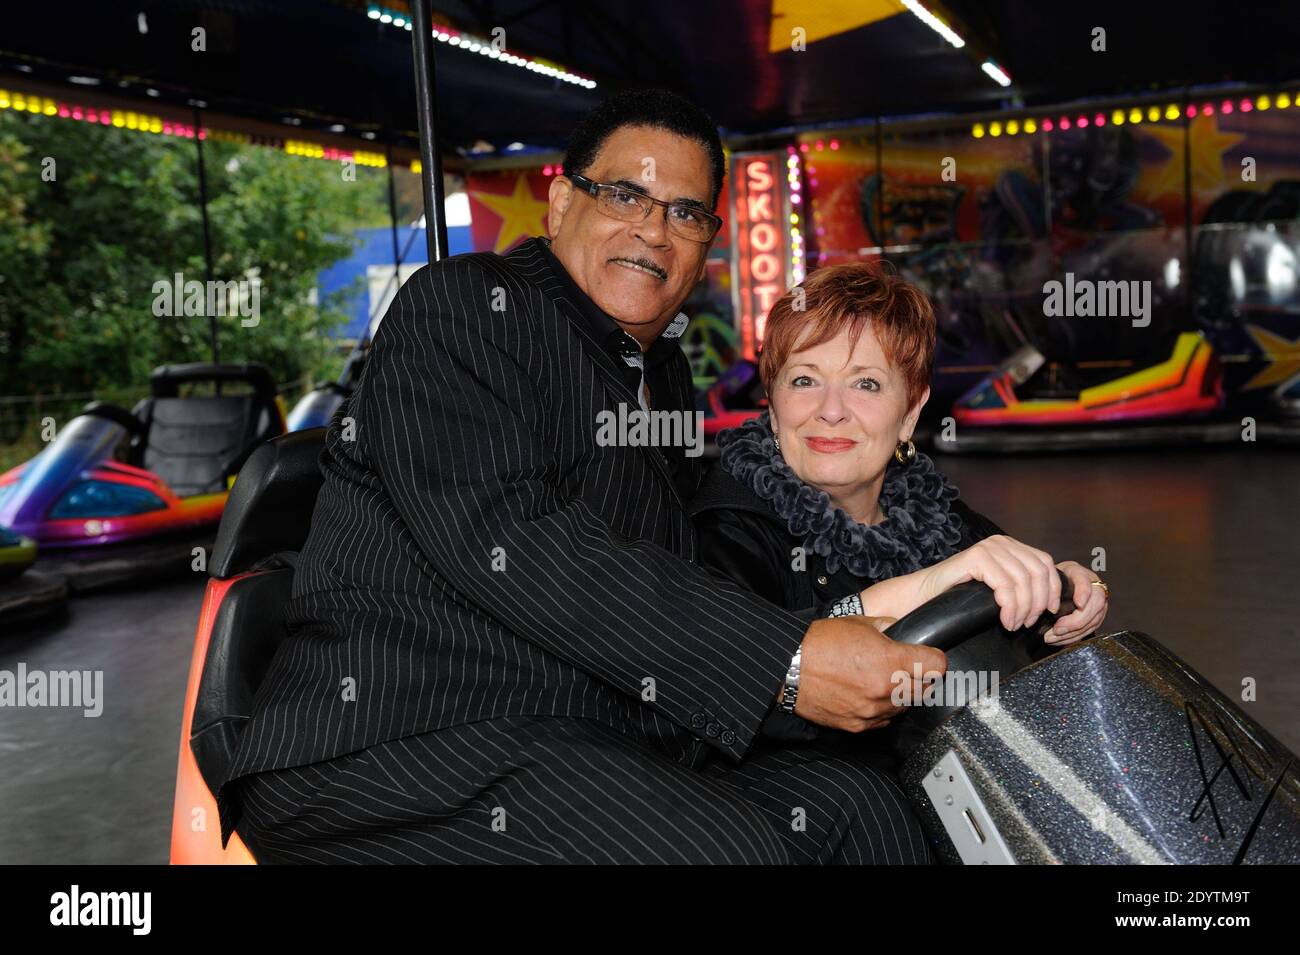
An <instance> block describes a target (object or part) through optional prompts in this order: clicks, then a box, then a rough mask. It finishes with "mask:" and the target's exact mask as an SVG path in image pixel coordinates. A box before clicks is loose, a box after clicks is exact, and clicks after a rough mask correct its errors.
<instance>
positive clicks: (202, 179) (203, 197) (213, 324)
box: [194, 106, 221, 394]
mask: <svg viewBox="0 0 1300 955" xmlns="http://www.w3.org/2000/svg"><path fill="white" fill-rule="evenodd" d="M202 129H203V118H202V116H201V115H200V114H199V108H198V107H197V106H196V107H194V145H195V146H196V147H197V149H198V153H199V215H200V217H201V218H202V220H203V263H204V266H205V267H206V268H207V271H208V274H207V276H206V277H207V280H208V282H211V281H212V229H211V226H210V225H209V223H208V174H207V171H206V169H205V168H204V165H203V137H202V136H200V135H199V133H200V132H201V131H202ZM211 287H212V286H211V285H209V286H208V288H211ZM208 335H209V337H210V338H211V339H212V363H213V364H214V365H218V364H220V363H221V341H220V340H219V339H218V337H217V316H216V315H211V314H210V315H208ZM220 393H221V383H220V382H217V394H220Z"/></svg>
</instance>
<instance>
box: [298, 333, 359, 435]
mask: <svg viewBox="0 0 1300 955" xmlns="http://www.w3.org/2000/svg"><path fill="white" fill-rule="evenodd" d="M368 348H369V343H368V342H366V341H363V342H361V343H359V344H358V345H357V347H356V348H355V349H354V350H353V351H352V354H351V355H349V356H348V360H347V362H346V363H345V364H344V365H343V371H342V372H341V373H340V374H339V377H338V380H337V381H323V382H321V383H320V384H318V385H317V386H316V387H315V388H313V389H312V390H311V391H309V392H307V393H306V394H305V395H303V396H302V397H301V398H300V399H298V403H297V404H295V405H294V406H293V410H292V411H290V412H289V420H288V423H287V424H286V427H285V430H287V431H306V430H308V429H309V428H323V427H325V426H326V425H328V424H329V423H330V419H331V418H333V417H334V412H335V411H337V410H338V407H339V405H341V404H343V399H344V398H346V397H347V396H348V395H350V394H352V389H353V387H354V386H355V385H356V383H357V379H358V378H360V377H361V370H362V368H364V367H365V362H366V350H367V349H368Z"/></svg>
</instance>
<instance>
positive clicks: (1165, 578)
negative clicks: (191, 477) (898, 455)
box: [0, 447, 1300, 863]
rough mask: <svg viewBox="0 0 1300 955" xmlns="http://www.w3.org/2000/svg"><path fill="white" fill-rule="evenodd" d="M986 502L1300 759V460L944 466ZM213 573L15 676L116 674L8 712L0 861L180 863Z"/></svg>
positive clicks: (1118, 616) (0, 662) (41, 645)
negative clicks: (178, 832)
mask: <svg viewBox="0 0 1300 955" xmlns="http://www.w3.org/2000/svg"><path fill="white" fill-rule="evenodd" d="M939 464H940V467H941V468H943V469H944V470H945V471H947V473H948V474H949V475H950V476H951V477H952V478H953V479H954V481H956V483H957V484H958V486H959V487H961V489H962V494H963V496H964V497H965V498H966V499H967V500H968V501H969V502H970V503H971V505H972V506H973V507H975V508H976V509H977V510H981V511H983V512H985V513H986V514H988V515H989V516H990V517H992V518H993V519H994V520H996V521H997V522H998V523H1000V524H1001V525H1002V526H1003V527H1004V528H1005V529H1006V530H1007V531H1008V533H1011V534H1012V535H1013V536H1018V537H1020V538H1022V539H1024V540H1026V541H1028V542H1030V543H1033V544H1035V545H1037V546H1041V547H1044V548H1045V549H1047V550H1049V551H1051V552H1052V553H1053V555H1054V556H1056V557H1057V558H1058V559H1065V558H1067V557H1073V558H1074V559H1076V560H1079V561H1080V562H1083V563H1088V562H1090V560H1091V553H1092V550H1093V548H1098V547H1101V548H1104V549H1105V553H1106V570H1105V577H1106V579H1107V580H1108V581H1109V582H1110V584H1111V587H1112V591H1113V597H1112V610H1111V615H1110V617H1109V619H1108V620H1107V623H1106V627H1105V629H1107V630H1113V629H1122V628H1129V629H1136V630H1144V631H1146V632H1148V633H1150V634H1152V635H1153V636H1155V637H1156V638H1157V639H1159V640H1160V641H1161V642H1163V643H1164V644H1165V645H1166V646H1168V647H1169V648H1170V649H1172V650H1173V651H1174V652H1175V653H1177V654H1179V655H1180V656H1182V657H1183V659H1185V660H1186V661H1187V662H1188V663H1189V664H1191V666H1193V667H1194V668H1195V669H1197V670H1199V671H1200V672H1201V673H1202V674H1204V675H1205V676H1206V677H1207V678H1209V679H1210V680H1211V681H1212V682H1213V683H1215V685H1217V686H1218V687H1219V688H1220V689H1222V690H1223V691H1225V692H1226V693H1228V694H1229V695H1230V696H1232V697H1233V699H1238V700H1239V699H1240V698H1241V686H1242V681H1243V680H1244V679H1246V678H1253V679H1254V680H1255V681H1256V700H1255V702H1243V703H1242V706H1243V707H1245V709H1246V710H1247V712H1249V713H1251V714H1252V715H1253V716H1254V717H1255V719H1256V720H1258V721H1259V722H1260V723H1261V724H1263V725H1264V726H1265V727H1266V728H1267V729H1268V730H1270V731H1271V732H1272V733H1273V734H1274V735H1275V736H1277V737H1278V738H1279V739H1280V740H1281V741H1282V742H1283V743H1285V744H1286V745H1288V746H1289V747H1290V748H1291V749H1292V750H1294V751H1297V752H1300V582H1298V581H1297V576H1298V572H1300V536H1298V534H1297V532H1298V531H1300V517H1298V515H1300V480H1297V477H1300V457H1298V456H1297V455H1295V454H1294V453H1287V452H1285V451H1283V450H1269V449H1255V448H1250V447H1245V448H1242V449H1234V450H1227V449H1216V450H1210V451H1187V452H1161V453H1159V454H1124V455H1107V456H1100V457H1090V456H1062V457H1055V458H967V457H944V458H940V459H939ZM202 592H203V586H202V581H201V580H199V579H197V578H196V579H193V580H190V579H185V580H181V581H177V582H175V583H170V584H166V585H163V586H155V587H152V588H149V589H147V590H141V591H134V592H118V593H106V594H97V595H92V596H78V597H74V598H73V600H72V603H71V610H70V613H69V616H68V617H67V618H66V619H65V620H64V621H62V622H60V623H57V624H54V625H50V626H46V627H45V628H44V629H42V630H38V631H32V632H30V633H28V634H26V635H22V636H17V637H14V636H3V637H0V670H9V671H14V670H15V669H16V668H17V666H18V664H19V662H20V661H21V662H23V663H25V665H26V666H27V668H28V669H29V670H32V669H42V670H53V669H87V668H89V669H102V670H103V671H104V695H105V698H106V701H105V706H104V712H103V715H102V716H100V717H98V718H94V719H87V718H85V717H83V716H82V715H81V712H80V711H77V710H67V709H52V708H49V709H15V710H9V709H3V710H0V862H26V863H53V862H90V863H108V862H115V863H159V862H165V861H166V859H167V848H168V839H169V831H170V823H171V809H172V796H173V786H174V779H175V770H176V747H177V742H178V736H177V734H178V727H179V720H180V710H181V705H182V701H183V697H184V691H185V677H186V671H187V669H188V666H189V656H190V649H191V641H192V639H193V634H194V625H195V621H196V619H197V617H198V611H199V605H200V603H201V600H202Z"/></svg>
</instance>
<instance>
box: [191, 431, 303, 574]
mask: <svg viewBox="0 0 1300 955" xmlns="http://www.w3.org/2000/svg"><path fill="white" fill-rule="evenodd" d="M324 450H325V429H324V428H309V429H307V430H305V431H294V432H291V433H289V434H286V435H282V436H281V437H278V438H275V439H273V440H271V441H268V442H266V443H265V444H262V445H260V446H258V448H257V449H256V450H255V451H254V452H253V453H252V454H251V455H250V456H249V458H248V460H247V461H246V462H245V463H244V466H243V467H242V468H240V470H239V476H238V477H236V478H235V486H234V488H232V489H231V491H230V499H229V500H228V501H227V502H226V509H225V511H224V512H223V513H222V515H221V526H220V527H219V528H218V529H217V542H216V545H215V546H214V547H213V549H212V560H211V562H210V563H209V565H208V572H209V573H210V574H211V575H212V576H213V577H216V578H218V579H220V580H224V579H226V578H229V577H233V576H235V575H236V574H241V573H244V572H246V571H248V570H251V569H253V568H254V567H255V566H257V565H258V564H259V563H260V562H262V561H264V560H266V559H267V558H269V557H271V556H272V555H274V554H277V553H280V552H283V551H297V550H301V549H302V545H303V543H304V542H305V541H306V540H307V532H308V531H309V530H310V529H311V517H312V513H313V511H314V510H315V509H316V495H317V493H318V492H319V491H320V486H321V482H322V480H323V479H322V477H321V471H320V456H321V452H322V451H324Z"/></svg>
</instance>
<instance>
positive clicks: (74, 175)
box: [0, 111, 388, 395]
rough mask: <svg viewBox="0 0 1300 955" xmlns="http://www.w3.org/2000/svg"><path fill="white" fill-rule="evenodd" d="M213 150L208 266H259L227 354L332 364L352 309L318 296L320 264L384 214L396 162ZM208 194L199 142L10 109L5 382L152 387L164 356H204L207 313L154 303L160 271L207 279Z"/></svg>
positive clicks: (5, 122) (229, 271) (5, 143)
mask: <svg viewBox="0 0 1300 955" xmlns="http://www.w3.org/2000/svg"><path fill="white" fill-rule="evenodd" d="M204 153H205V158H206V162H205V169H206V171H207V178H208V190H209V218H210V223H211V235H212V248H213V257H214V275H213V276H212V278H214V279H217V280H219V281H232V280H234V281H237V280H240V279H245V278H248V277H250V276H253V275H256V276H257V277H259V278H260V280H261V298H260V321H259V323H258V324H257V325H256V326H254V327H244V326H243V325H242V324H241V321H240V318H239V316H237V315H236V316H227V317H222V318H219V319H218V327H219V337H220V343H221V359H222V360H223V361H260V362H264V363H265V364H267V365H269V366H270V368H271V370H272V372H273V373H274V374H275V376H276V379H277V380H278V381H282V382H283V381H290V380H297V379H301V378H303V377H321V376H325V375H328V374H332V373H334V372H335V371H336V370H337V368H338V367H339V363H340V361H341V358H340V356H339V355H338V354H337V350H336V349H335V347H334V345H333V343H332V342H331V341H330V340H329V339H328V338H327V337H326V335H325V333H326V332H327V331H328V330H329V329H331V328H334V327H336V326H337V325H338V324H339V323H341V322H343V321H344V320H346V318H347V316H346V314H345V313H344V312H343V310H342V308H341V302H340V301H339V297H335V298H334V300H331V301H319V302H318V301H317V300H316V297H315V294H314V289H315V285H316V281H317V276H318V274H319V272H320V270H321V269H323V268H326V267H328V266H329V265H331V264H333V263H334V262H336V261H338V260H339V259H341V258H344V257H346V256H347V255H348V254H350V252H351V235H352V232H353V230H354V229H357V228H359V227H367V226H379V225H386V224H387V222H388V217H387V204H386V198H385V195H386V194H385V189H386V183H385V176H386V173H385V172H384V171H383V170H376V169H370V168H365V167H358V168H357V169H356V176H355V180H350V179H348V178H347V177H345V176H344V175H343V174H342V173H343V170H342V169H341V165H340V164H339V163H334V162H325V161H321V160H316V159H307V158H302V157H294V156H288V155H285V154H283V153H281V152H279V151H277V150H274V149H267V148H263V147H257V146H241V145H235V144H230V143H225V142H216V141H213V140H207V141H205V143H204ZM49 160H52V161H53V166H52V167H51V165H50V162H49ZM51 168H52V171H53V178H52V179H50V178H49V174H48V173H46V175H44V176H43V175H42V173H43V171H45V170H47V169H51ZM198 199H199V185H198V171H197V156H196V149H195V143H194V142H193V141H192V140H184V139H179V138H173V137H168V136H156V135H148V134H144V133H139V132H135V131H128V130H124V129H115V128H112V127H103V126H94V125H91V124H89V123H82V122H72V121H68V120H63V119H58V118H53V117H44V116H32V115H26V114H21V113H17V112H13V111H5V112H3V113H0V395H14V394H51V393H60V392H63V393H68V392H95V393H100V392H108V393H114V394H119V393H121V392H122V391H123V390H124V389H131V388H138V389H140V390H141V392H143V390H144V388H145V387H146V386H147V381H148V375H149V371H150V370H151V369H152V368H153V367H155V366H156V365H159V364H163V363H166V362H182V361H205V360H209V359H210V357H211V350H210V339H209V331H208V319H207V318H206V317H203V316H188V317H187V316H184V315H181V316H176V317H167V316H163V317H157V316H155V315H154V308H153V306H154V301H155V298H156V294H155V291H154V285H155V283H156V282H159V281H168V282H170V281H172V280H173V278H174V276H175V274H176V273H177V272H180V273H182V274H183V276H184V278H185V279H186V280H190V279H197V280H199V281H204V280H205V279H206V278H207V277H208V276H207V274H206V269H205V265H204V256H203V236H202V225H201V219H200V211H199V203H198Z"/></svg>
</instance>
